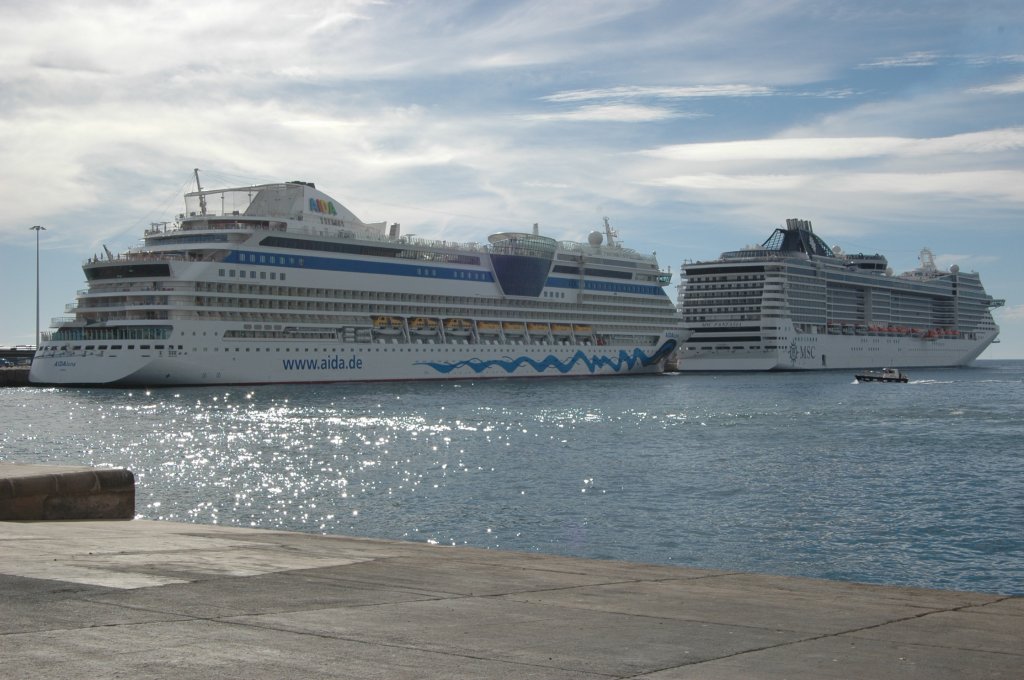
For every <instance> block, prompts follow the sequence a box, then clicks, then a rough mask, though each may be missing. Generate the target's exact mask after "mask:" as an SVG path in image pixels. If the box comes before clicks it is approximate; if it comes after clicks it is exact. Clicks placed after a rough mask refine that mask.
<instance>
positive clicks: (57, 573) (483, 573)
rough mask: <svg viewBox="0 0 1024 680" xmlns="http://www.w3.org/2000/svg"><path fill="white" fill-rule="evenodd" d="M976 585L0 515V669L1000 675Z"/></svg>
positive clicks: (1006, 631) (1010, 623)
mask: <svg viewBox="0 0 1024 680" xmlns="http://www.w3.org/2000/svg"><path fill="white" fill-rule="evenodd" d="M1022 635H1024V600H1022V598H1019V597H1008V596H1005V595H998V594H987V593H957V592H944V591H936V590H924V589H915V588H893V587H884V586H871V585H862V584H851V583H839V582H829V581H821V580H813V579H801V578H790V577H782V576H764V575H756V574H743V573H731V572H725V571H710V570H700V569H690V568H681V567H676V566H667V565H645V564H631V563H626V562H612V561H599V560H585V559H576V558H569V557H557V556H544V555H538V554H532V553H531V554H523V553H509V552H500V551H493V550H481V549H471V548H453V547H446V546H432V545H427V544H424V543H410V542H400V541H383V540H375V539H366V538H352V537H338V536H320V535H311V534H301V533H289V532H281V531H264V530H257V529H244V528H231V527H220V526H209V525H197V524H186V523H175V522H157V521H146V520H133V521H117V522H102V521H47V522H0V677H4V678H8V677H10V678H66V677H71V676H88V677H93V678H115V677H131V678H133V679H135V678H182V677H188V678H217V679H218V680H222V679H223V678H246V679H247V680H260V679H262V678H280V677H302V678H442V677H444V678H451V677H480V678H580V679H590V678H595V679H596V678H605V679H607V678H627V677H628V678H641V677H642V678H658V679H660V680H668V679H671V678H730V679H735V678H791V679H798V680H799V679H801V678H826V679H827V678H880V679H884V678H918V677H920V678H925V677H927V678H929V679H937V680H944V679H952V678H1019V677H1021V672H1020V669H1021V668H1024V645H1021V639H1022Z"/></svg>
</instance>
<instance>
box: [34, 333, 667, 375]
mask: <svg viewBox="0 0 1024 680" xmlns="http://www.w3.org/2000/svg"><path fill="white" fill-rule="evenodd" d="M675 346H676V340H675V339H674V338H670V337H668V336H666V337H664V338H662V341H661V342H660V343H659V344H658V345H657V346H656V347H638V346H635V345H620V346H611V345H605V346H595V345H554V344H533V345H530V344H525V343H524V344H508V343H506V344H494V345H489V344H479V345H477V344H473V345H468V344H436V345H434V344H398V343H387V342H384V343H374V344H369V343H337V344H332V345H329V346H328V345H327V344H326V343H318V344H317V345H316V346H303V345H301V344H295V343H292V344H290V345H289V346H287V347H282V346H273V345H263V346H260V347H258V348H257V347H255V346H251V345H250V346H247V347H239V346H235V345H233V344H231V343H225V344H224V345H223V346H217V347H216V349H214V348H210V347H207V348H197V349H198V350H199V351H177V350H167V349H164V350H159V351H154V350H151V351H148V352H147V353H146V355H145V356H143V354H142V353H141V352H138V351H135V352H128V351H119V352H113V353H111V352H97V351H92V352H78V353H71V352H65V353H53V354H52V355H46V354H42V355H39V356H37V357H36V359H35V361H34V362H33V366H32V370H31V372H30V378H29V379H30V381H31V382H33V383H36V384H42V385H65V386H109V387H131V386H140V387H141V386H145V387H159V386H173V385H241V384H269V383H335V382H371V381H388V380H403V381H408V380H465V379H473V380H477V379H494V378H534V377H560V376H599V375H632V374H649V373H659V372H661V371H662V370H663V368H664V358H665V357H666V356H667V355H668V354H670V353H671V351H672V350H674V348H675Z"/></svg>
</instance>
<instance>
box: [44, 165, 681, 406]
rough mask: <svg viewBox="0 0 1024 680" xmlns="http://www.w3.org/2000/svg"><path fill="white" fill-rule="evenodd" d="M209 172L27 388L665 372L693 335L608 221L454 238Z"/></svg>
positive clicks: (107, 271) (109, 270)
mask: <svg viewBox="0 0 1024 680" xmlns="http://www.w3.org/2000/svg"><path fill="white" fill-rule="evenodd" d="M198 179H199V178H198V173H197V174H196V184H197V187H198V188H197V190H196V191H194V192H191V193H189V194H186V196H185V202H186V211H185V212H184V213H182V214H181V215H179V216H178V218H177V220H176V221H175V222H173V223H167V224H159V225H154V226H153V227H152V228H151V229H149V230H147V231H146V233H145V240H144V242H143V244H142V245H141V246H139V247H137V248H134V249H131V250H129V251H128V252H126V253H123V254H119V255H114V254H113V253H109V252H108V253H107V255H106V257H104V258H93V259H91V260H89V261H88V262H86V263H85V264H84V266H83V269H84V272H85V275H86V278H87V279H88V288H87V289H85V290H83V291H79V294H78V297H77V300H76V302H75V303H73V304H71V305H69V311H70V312H73V316H69V317H66V318H61V319H55V320H54V322H53V324H52V325H53V327H54V330H53V332H51V333H49V334H48V335H47V336H46V337H45V339H44V341H43V342H41V343H40V347H39V349H38V351H37V353H36V356H35V359H34V361H33V367H32V372H31V375H30V379H31V381H32V382H35V383H41V384H64V385H151V386H156V385H185V384H196V385H202V384H254V383H277V382H286V383H291V382H344V381H372V380H424V379H453V378H454V379H461V378H504V377H539V376H578V375H609V374H632V373H653V372H660V371H661V370H663V369H664V364H665V360H666V358H668V356H669V355H671V354H672V352H673V351H674V350H675V349H676V347H677V345H678V342H679V341H680V340H681V339H682V338H683V337H684V333H683V330H682V328H681V324H680V322H679V318H678V316H677V314H676V311H675V308H674V305H673V304H672V301H671V300H670V298H669V297H668V295H667V294H666V293H665V290H664V289H665V286H666V285H667V284H668V283H669V282H670V279H671V274H669V273H668V272H663V271H662V270H661V269H660V268H659V266H658V264H657V261H656V259H655V258H654V257H653V256H649V255H642V254H640V253H637V252H636V251H633V250H631V249H629V248H625V247H623V246H622V245H621V244H620V243H619V242H618V241H617V239H616V238H615V237H616V234H615V233H614V232H613V231H612V230H611V228H610V226H609V225H608V224H607V221H606V222H605V230H604V233H602V232H600V231H594V232H591V234H590V235H589V237H588V239H587V242H586V243H575V242H566V241H562V242H559V241H556V240H554V239H551V238H547V237H545V236H542V235H540V234H539V233H538V230H537V229H536V228H535V229H534V231H533V233H528V232H524V233H520V232H502V233H497V234H493V235H491V236H490V237H489V239H488V244H486V245H480V244H458V243H450V242H446V241H437V240H427V239H422V238H412V237H408V236H402V235H401V229H400V227H399V225H397V224H392V225H390V226H389V225H387V223H385V222H380V223H374V224H370V223H364V222H362V221H361V220H359V219H358V218H357V217H356V216H355V215H354V214H352V213H351V212H350V211H349V210H348V209H346V208H345V207H344V206H342V205H341V204H340V203H339V202H337V201H336V200H334V199H333V198H331V197H329V196H327V195H326V194H324V193H322V192H320V191H319V190H317V189H316V187H315V186H314V185H313V184H311V183H305V182H287V183H282V184H268V185H261V186H254V187H241V188H231V189H222V190H204V189H202V188H201V187H199V184H198ZM214 208H216V210H215V209H214ZM562 328H564V329H567V330H566V331H565V332H563V331H562V330H560V329H562Z"/></svg>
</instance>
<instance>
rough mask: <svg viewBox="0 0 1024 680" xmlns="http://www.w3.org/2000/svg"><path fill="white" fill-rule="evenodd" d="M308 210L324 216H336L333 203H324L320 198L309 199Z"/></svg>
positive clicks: (336, 212)
mask: <svg viewBox="0 0 1024 680" xmlns="http://www.w3.org/2000/svg"><path fill="white" fill-rule="evenodd" d="M309 209H310V210H312V211H313V212H318V213H323V214H325V215H337V214H338V211H337V210H336V209H335V208H334V203H332V202H331V201H325V200H324V199H322V198H311V199H309Z"/></svg>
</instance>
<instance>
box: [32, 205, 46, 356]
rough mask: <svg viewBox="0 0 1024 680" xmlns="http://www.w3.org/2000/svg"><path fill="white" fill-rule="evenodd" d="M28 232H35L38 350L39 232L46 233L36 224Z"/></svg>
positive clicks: (37, 343)
mask: <svg viewBox="0 0 1024 680" xmlns="http://www.w3.org/2000/svg"><path fill="white" fill-rule="evenodd" d="M29 230H30V231H34V232H36V349H37V350H38V349H39V232H41V231H46V227H40V226H39V225H38V224H37V225H36V226H34V227H29Z"/></svg>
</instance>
